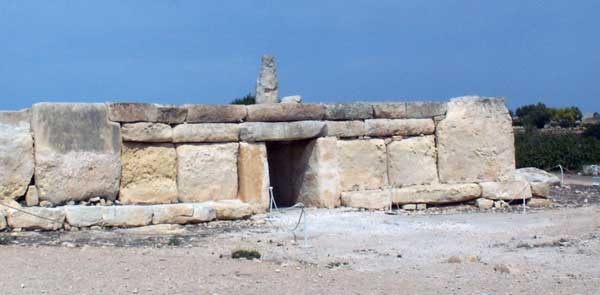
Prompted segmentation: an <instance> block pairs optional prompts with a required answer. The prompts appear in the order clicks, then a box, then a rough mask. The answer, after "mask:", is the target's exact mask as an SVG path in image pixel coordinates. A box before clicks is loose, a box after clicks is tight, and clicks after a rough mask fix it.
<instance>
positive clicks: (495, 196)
mask: <svg viewBox="0 0 600 295" xmlns="http://www.w3.org/2000/svg"><path fill="white" fill-rule="evenodd" d="M479 185H481V193H482V197H484V198H487V199H491V200H505V201H512V200H522V199H529V198H531V186H530V185H529V183H528V182H527V181H523V180H515V181H506V182H482V183H480V184H479Z"/></svg>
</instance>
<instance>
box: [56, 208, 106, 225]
mask: <svg viewBox="0 0 600 295" xmlns="http://www.w3.org/2000/svg"><path fill="white" fill-rule="evenodd" d="M102 208H104V207H102V206H65V207H64V211H65V214H66V216H67V223H69V224H70V225H71V226H76V227H88V226H94V225H101V224H102V210H103V209H102Z"/></svg>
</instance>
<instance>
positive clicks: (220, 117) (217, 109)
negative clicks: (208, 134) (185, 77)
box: [184, 104, 247, 123]
mask: <svg viewBox="0 0 600 295" xmlns="http://www.w3.org/2000/svg"><path fill="white" fill-rule="evenodd" d="M184 107H185V108H186V109H187V110H188V114H187V119H186V122H188V123H240V122H243V121H244V119H246V113H247V112H246V106H244V105H233V104H232V105H212V104H189V105H185V106H184Z"/></svg>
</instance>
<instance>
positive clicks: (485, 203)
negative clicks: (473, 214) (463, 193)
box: [475, 198, 494, 209]
mask: <svg viewBox="0 0 600 295" xmlns="http://www.w3.org/2000/svg"><path fill="white" fill-rule="evenodd" d="M475 205H477V207H478V208H479V209H492V207H494V201H493V200H490V199H486V198H479V199H477V200H475Z"/></svg>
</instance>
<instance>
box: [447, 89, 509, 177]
mask: <svg viewBox="0 0 600 295" xmlns="http://www.w3.org/2000/svg"><path fill="white" fill-rule="evenodd" d="M436 134H437V140H438V169H439V177H440V181H441V182H444V183H467V182H488V181H496V182H502V181H510V180H514V178H515V147H514V135H513V128H512V119H511V117H510V115H509V113H508V109H507V108H506V106H505V103H504V99H495V98H482V97H461V98H455V99H452V100H451V101H450V102H449V103H448V112H447V114H446V118H445V119H444V120H442V121H440V122H439V123H438V126H437V130H436Z"/></svg>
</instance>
